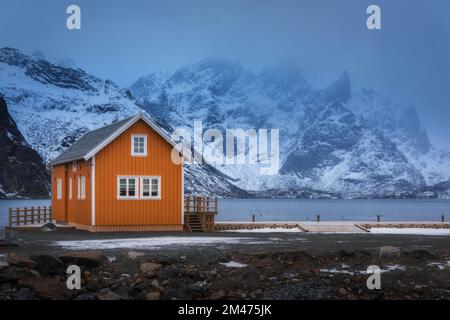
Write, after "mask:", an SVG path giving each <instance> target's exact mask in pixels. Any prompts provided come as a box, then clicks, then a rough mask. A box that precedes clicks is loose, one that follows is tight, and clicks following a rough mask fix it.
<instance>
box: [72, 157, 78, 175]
mask: <svg viewBox="0 0 450 320" xmlns="http://www.w3.org/2000/svg"><path fill="white" fill-rule="evenodd" d="M77 166H78V165H77V161H76V160H75V161H72V172H77Z"/></svg>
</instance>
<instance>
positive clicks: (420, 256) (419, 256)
mask: <svg viewBox="0 0 450 320" xmlns="http://www.w3.org/2000/svg"><path fill="white" fill-rule="evenodd" d="M404 254H405V255H407V256H408V257H410V258H412V259H414V260H425V261H428V260H434V259H436V257H435V256H434V255H433V254H432V253H430V252H429V251H427V250H425V249H413V250H408V251H405V252H404Z"/></svg>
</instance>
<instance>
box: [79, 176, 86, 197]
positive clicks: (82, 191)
mask: <svg viewBox="0 0 450 320" xmlns="http://www.w3.org/2000/svg"><path fill="white" fill-rule="evenodd" d="M77 191H78V199H80V200H84V199H86V177H84V176H78V190H77Z"/></svg>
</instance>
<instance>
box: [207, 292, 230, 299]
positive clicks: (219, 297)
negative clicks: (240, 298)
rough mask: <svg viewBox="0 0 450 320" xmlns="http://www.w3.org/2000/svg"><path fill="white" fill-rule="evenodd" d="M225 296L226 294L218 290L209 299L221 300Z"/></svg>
mask: <svg viewBox="0 0 450 320" xmlns="http://www.w3.org/2000/svg"><path fill="white" fill-rule="evenodd" d="M226 296H227V294H226V293H225V291H223V290H219V291H216V292H214V293H213V294H212V295H211V296H210V297H209V298H210V299H212V300H222V299H224V298H225V297H226Z"/></svg>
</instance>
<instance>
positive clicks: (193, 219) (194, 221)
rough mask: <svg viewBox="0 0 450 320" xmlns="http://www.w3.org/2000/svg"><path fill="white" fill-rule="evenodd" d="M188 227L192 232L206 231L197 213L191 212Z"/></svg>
mask: <svg viewBox="0 0 450 320" xmlns="http://www.w3.org/2000/svg"><path fill="white" fill-rule="evenodd" d="M188 228H189V231H190V232H205V230H204V229H203V226H202V224H201V222H200V219H199V218H198V217H197V215H196V214H195V213H190V214H189V224H188Z"/></svg>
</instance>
